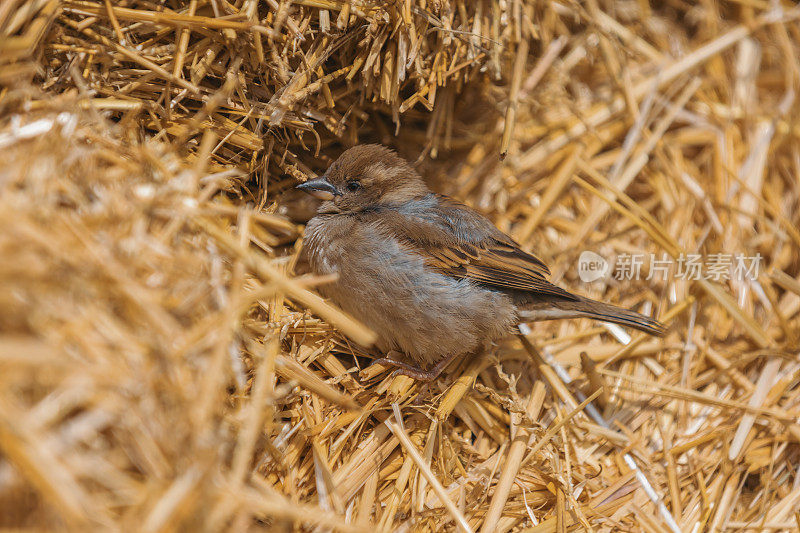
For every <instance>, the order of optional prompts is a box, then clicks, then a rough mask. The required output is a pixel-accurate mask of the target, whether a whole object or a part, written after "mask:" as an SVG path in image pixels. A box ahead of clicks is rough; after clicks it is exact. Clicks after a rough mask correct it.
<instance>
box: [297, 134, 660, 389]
mask: <svg viewBox="0 0 800 533" xmlns="http://www.w3.org/2000/svg"><path fill="white" fill-rule="evenodd" d="M297 188H298V189H302V190H304V191H306V192H308V193H310V194H313V195H314V196H317V197H318V198H321V199H322V200H324V202H323V203H322V204H321V206H320V207H319V210H318V212H317V215H316V216H315V217H314V218H312V219H311V220H310V221H309V223H308V225H307V226H306V230H305V240H304V247H305V253H306V254H307V256H308V260H309V263H310V265H311V268H312V270H313V271H314V272H315V273H317V274H322V275H324V274H333V273H336V274H338V277H337V279H336V281H334V282H331V283H328V284H325V285H324V286H322V287H320V290H321V292H322V293H323V295H324V296H327V297H329V298H330V299H332V300H333V301H334V302H335V303H336V304H337V305H339V306H340V307H341V308H342V309H343V310H345V311H346V312H348V313H350V314H351V315H353V316H354V317H355V318H357V319H358V320H360V321H361V322H363V323H364V324H366V325H367V326H368V327H370V328H371V329H372V330H373V331H375V332H376V333H377V334H378V338H379V340H378V347H379V348H380V349H381V350H383V351H384V352H385V353H389V354H392V353H393V352H395V351H396V352H400V353H402V354H404V355H405V358H406V359H407V360H410V363H409V362H403V361H399V360H396V359H389V358H385V359H382V360H380V362H382V363H386V364H391V365H394V366H397V367H398V371H399V372H400V373H402V374H405V375H408V376H411V377H413V378H416V379H420V380H425V381H429V380H432V379H435V378H436V377H437V376H438V375H439V374H440V373H441V371H442V370H443V369H444V367H445V366H447V364H448V363H449V362H450V361H451V360H453V358H455V357H457V356H459V355H462V354H467V353H470V352H473V351H476V350H479V349H481V348H484V347H485V346H486V345H487V344H489V343H491V342H492V341H494V340H497V339H498V338H500V337H503V336H504V335H507V334H508V333H511V332H512V328H513V327H514V326H516V325H517V324H519V323H522V322H533V321H537V320H551V319H558V318H575V317H588V318H593V319H597V320H603V321H606V322H614V323H617V324H621V325H624V326H630V327H632V328H636V329H638V330H641V331H644V332H646V333H650V334H653V335H663V333H664V327H663V326H662V325H661V324H660V323H659V322H657V321H655V320H653V319H651V318H648V317H646V316H644V315H641V314H639V313H636V312H634V311H628V310H627V309H622V308H620V307H616V306H613V305H609V304H606V303H602V302H597V301H594V300H590V299H588V298H584V297H582V296H578V295H575V294H571V293H569V292H567V291H565V290H564V289H562V288H560V287H557V286H555V285H553V284H552V283H550V282H549V281H547V276H548V275H549V274H550V272H549V271H548V269H547V267H546V266H545V265H544V263H542V261H540V260H539V259H538V258H536V257H534V256H533V255H531V254H529V253H527V252H524V251H522V250H521V249H520V247H519V245H518V244H517V243H516V242H514V240H513V239H511V238H510V237H509V236H508V235H506V234H504V233H503V232H501V231H500V230H499V229H497V228H496V227H495V226H494V225H493V224H492V223H491V221H489V219H487V218H486V217H484V216H483V215H481V214H480V213H478V212H477V211H474V210H472V209H470V208H469V207H467V206H465V205H462V204H460V203H458V202H456V201H455V200H452V199H450V198H448V197H446V196H441V195H437V194H433V193H432V192H431V191H430V190H429V189H428V188H427V187H426V186H425V183H424V182H423V181H422V178H421V177H420V176H419V174H418V173H417V172H416V171H415V170H414V169H413V168H412V167H411V165H409V164H408V162H406V161H405V160H404V159H402V158H401V157H399V156H398V155H397V154H396V153H395V152H393V151H391V150H390V149H388V148H386V147H384V146H380V145H374V144H369V145H360V146H355V147H353V148H350V149H349V150H347V151H346V152H344V153H343V154H342V155H341V156H340V157H339V159H337V160H336V161H335V162H334V163H333V164H332V165H331V166H330V168H328V170H327V172H326V173H325V174H324V175H323V176H322V177H320V178H316V179H312V180H309V181H307V182H305V183H303V184H301V185H298V187H297ZM422 365H426V366H427V367H428V368H425V369H424V368H422Z"/></svg>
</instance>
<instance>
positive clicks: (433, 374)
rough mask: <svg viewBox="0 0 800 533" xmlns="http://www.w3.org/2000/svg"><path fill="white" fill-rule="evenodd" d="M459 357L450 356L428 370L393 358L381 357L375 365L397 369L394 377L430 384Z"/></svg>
mask: <svg viewBox="0 0 800 533" xmlns="http://www.w3.org/2000/svg"><path fill="white" fill-rule="evenodd" d="M391 353H396V352H390V354H391ZM457 355H458V354H453V355H449V356H447V357H445V358H444V359H442V360H441V361H439V362H438V363H436V364H435V365H433V366H432V367H431V368H429V369H427V370H425V369H424V368H420V367H418V366H415V365H412V364H409V363H406V362H403V361H398V360H397V359H392V358H391V357H381V358H380V359H376V360H375V363H378V364H381V365H383V366H394V367H396V368H397V370H395V371H394V373H393V374H392V375H394V376H398V375H403V376H408V377H410V378H412V379H416V380H417V381H422V382H425V383H430V382H431V381H433V380H435V379H436V378H438V377H439V374H441V373H442V371H443V370H444V369H445V367H446V366H447V365H448V364H449V363H450V361H452V360H453V359H455V357H456V356H457Z"/></svg>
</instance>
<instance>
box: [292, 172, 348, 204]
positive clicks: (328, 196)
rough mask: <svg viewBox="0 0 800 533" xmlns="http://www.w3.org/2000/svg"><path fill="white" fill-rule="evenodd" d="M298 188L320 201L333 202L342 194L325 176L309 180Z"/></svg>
mask: <svg viewBox="0 0 800 533" xmlns="http://www.w3.org/2000/svg"><path fill="white" fill-rule="evenodd" d="M297 188H298V189H300V190H301V191H305V192H307V193H308V194H310V195H312V196H315V197H317V198H319V199H320V200H333V197H334V196H340V195H341V194H342V193H340V192H339V190H338V189H337V188H336V187H334V186H333V185H332V184H331V182H329V181H328V180H327V179H325V176H323V177H321V178H315V179H313V180H308V181H307V182H305V183H301V184H300V185H298V186H297Z"/></svg>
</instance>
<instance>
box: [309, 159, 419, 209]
mask: <svg viewBox="0 0 800 533" xmlns="http://www.w3.org/2000/svg"><path fill="white" fill-rule="evenodd" d="M297 188H298V189H301V190H303V191H306V192H307V193H309V194H312V195H314V196H316V197H317V198H320V199H322V200H325V201H324V202H323V203H322V205H321V206H320V209H319V212H320V213H342V212H355V211H362V210H364V209H368V208H370V207H374V206H381V205H399V204H403V203H405V202H407V201H410V200H413V199H415V198H420V197H422V196H425V195H426V194H428V193H429V192H430V191H429V190H428V188H427V187H426V186H425V183H424V182H423V181H422V178H420V176H419V174H417V171H416V170H414V168H413V167H412V166H411V165H410V164H408V162H407V161H406V160H405V159H403V158H402V157H400V156H398V155H397V154H396V153H395V152H394V151H393V150H390V149H389V148H386V147H385V146H381V145H379V144H361V145H358V146H354V147H352V148H350V149H348V150H346V151H345V152H344V153H343V154H342V155H340V156H339V158H338V159H337V160H336V161H334V162H333V164H331V166H330V167H328V170H327V171H326V172H325V174H324V175H322V176H321V177H319V178H315V179H312V180H308V181H307V182H305V183H301V184H300V185H298V186H297Z"/></svg>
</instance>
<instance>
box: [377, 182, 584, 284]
mask: <svg viewBox="0 0 800 533" xmlns="http://www.w3.org/2000/svg"><path fill="white" fill-rule="evenodd" d="M437 209H439V210H437ZM432 211H433V214H432V212H431V210H430V208H429V210H428V211H425V212H424V214H422V213H420V214H419V215H415V214H409V213H402V214H401V213H399V212H396V211H395V212H393V210H387V211H383V212H382V213H381V215H380V217H379V218H377V219H373V220H374V221H376V220H382V221H384V222H386V223H388V226H389V227H391V228H392V230H393V231H392V233H393V236H395V237H400V239H401V240H402V241H403V242H404V243H405V245H407V246H408V247H409V248H412V249H413V250H414V251H416V252H417V253H419V254H420V255H421V256H423V257H424V258H425V260H426V262H427V263H428V264H429V265H430V266H431V267H432V268H435V269H436V270H438V271H440V272H442V273H443V274H446V275H448V276H452V277H455V278H459V279H465V278H468V279H471V280H474V281H476V282H478V283H480V284H483V285H487V286H491V287H495V288H498V289H506V290H515V291H525V292H534V293H539V294H547V295H552V296H558V297H560V298H564V299H567V300H574V299H576V297H575V296H574V295H572V294H570V293H569V292H567V291H565V290H564V289H562V288H560V287H557V286H555V285H553V284H552V283H550V282H549V281H547V276H548V275H549V274H550V271H549V270H548V268H547V266H546V265H545V264H544V263H543V262H542V261H541V260H540V259H539V258H537V257H535V256H533V255H531V254H529V253H527V252H524V251H523V250H521V249H520V247H519V245H518V244H517V243H516V242H514V240H513V239H511V237H509V236H508V235H506V234H505V233H503V232H501V231H500V230H498V229H497V228H496V227H495V226H494V224H492V223H491V221H489V219H487V218H486V217H484V216H483V215H482V214H480V213H478V212H477V211H474V210H472V209H470V208H469V207H467V206H465V205H463V204H460V203H458V202H456V201H455V200H452V199H450V198H447V197H443V196H439V197H438V205H437V206H436V207H435V208H434V209H433V210H432ZM442 224H447V226H448V227H447V228H445V227H443V226H442ZM398 229H400V232H401V233H402V235H398Z"/></svg>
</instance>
